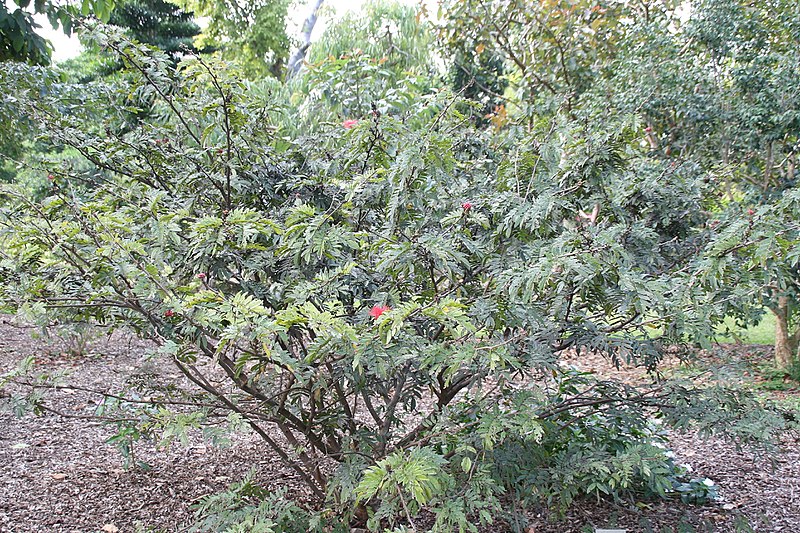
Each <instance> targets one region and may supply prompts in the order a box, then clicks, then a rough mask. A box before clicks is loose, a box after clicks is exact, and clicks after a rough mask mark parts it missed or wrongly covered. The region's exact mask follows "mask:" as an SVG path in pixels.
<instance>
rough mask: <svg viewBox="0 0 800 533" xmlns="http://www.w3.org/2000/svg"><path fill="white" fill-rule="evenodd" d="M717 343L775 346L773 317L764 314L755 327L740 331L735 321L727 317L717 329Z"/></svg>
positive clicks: (768, 313) (769, 314) (767, 313)
mask: <svg viewBox="0 0 800 533" xmlns="http://www.w3.org/2000/svg"><path fill="white" fill-rule="evenodd" d="M717 331H719V335H718V336H717V341H718V342H741V343H743V344H770V345H771V344H775V315H773V314H772V313H770V312H766V313H764V318H762V319H761V322H759V323H758V324H756V325H755V326H750V327H749V328H745V329H742V328H740V327H739V326H737V325H736V321H735V320H734V319H733V318H731V317H728V318H726V319H725V322H724V323H723V324H722V325H720V326H719V327H718V328H717Z"/></svg>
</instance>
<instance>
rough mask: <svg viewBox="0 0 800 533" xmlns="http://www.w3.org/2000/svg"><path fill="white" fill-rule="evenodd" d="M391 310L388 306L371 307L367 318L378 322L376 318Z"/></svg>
mask: <svg viewBox="0 0 800 533" xmlns="http://www.w3.org/2000/svg"><path fill="white" fill-rule="evenodd" d="M391 309H392V308H391V307H389V306H388V305H373V306H372V309H370V310H369V316H371V317H372V318H374V319H375V320H378V317H380V316H381V315H382V314H383V313H385V312H386V311H391Z"/></svg>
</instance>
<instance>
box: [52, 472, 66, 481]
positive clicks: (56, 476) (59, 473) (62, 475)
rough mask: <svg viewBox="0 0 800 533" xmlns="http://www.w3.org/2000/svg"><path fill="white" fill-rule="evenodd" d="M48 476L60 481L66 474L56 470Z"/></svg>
mask: <svg viewBox="0 0 800 533" xmlns="http://www.w3.org/2000/svg"><path fill="white" fill-rule="evenodd" d="M50 477H51V478H53V479H55V480H56V481H61V480H62V479H66V478H67V475H66V474H62V473H61V472H58V473H56V474H50Z"/></svg>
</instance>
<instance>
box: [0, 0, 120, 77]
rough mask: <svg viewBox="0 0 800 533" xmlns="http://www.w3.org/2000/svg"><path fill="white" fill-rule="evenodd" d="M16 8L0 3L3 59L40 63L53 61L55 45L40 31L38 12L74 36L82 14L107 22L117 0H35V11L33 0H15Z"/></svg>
mask: <svg viewBox="0 0 800 533" xmlns="http://www.w3.org/2000/svg"><path fill="white" fill-rule="evenodd" d="M14 4H16V6H17V7H16V9H14V10H13V11H9V9H10V6H9V5H8V4H7V3H6V2H4V3H3V4H2V5H0V61H9V60H13V61H27V62H30V63H33V64H36V65H47V64H49V63H50V55H51V53H52V46H51V44H50V43H49V42H48V41H47V40H46V39H44V38H43V37H42V36H41V35H39V34H38V33H36V30H37V29H38V28H39V27H40V26H39V25H38V24H36V23H35V22H34V20H33V15H34V14H44V15H47V18H48V20H49V21H50V24H51V25H52V26H53V29H58V28H59V27H60V28H61V29H63V30H64V33H66V34H67V35H70V34H71V33H72V26H73V24H74V20H75V19H76V18H77V17H79V16H86V15H90V14H91V15H94V16H96V17H97V18H98V19H100V20H104V21H107V20H108V18H109V16H110V14H111V11H112V10H113V9H114V5H115V3H114V0H83V1H82V3H81V4H80V6H78V5H76V4H60V3H56V2H52V1H50V0H35V1H34V2H33V11H32V12H31V11H29V10H28V8H29V7H30V5H31V2H30V0H14Z"/></svg>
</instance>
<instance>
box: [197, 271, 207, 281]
mask: <svg viewBox="0 0 800 533" xmlns="http://www.w3.org/2000/svg"><path fill="white" fill-rule="evenodd" d="M206 277H207V276H206V273H205V272H200V273H199V274H198V275H197V279H199V280H204V279H206Z"/></svg>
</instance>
